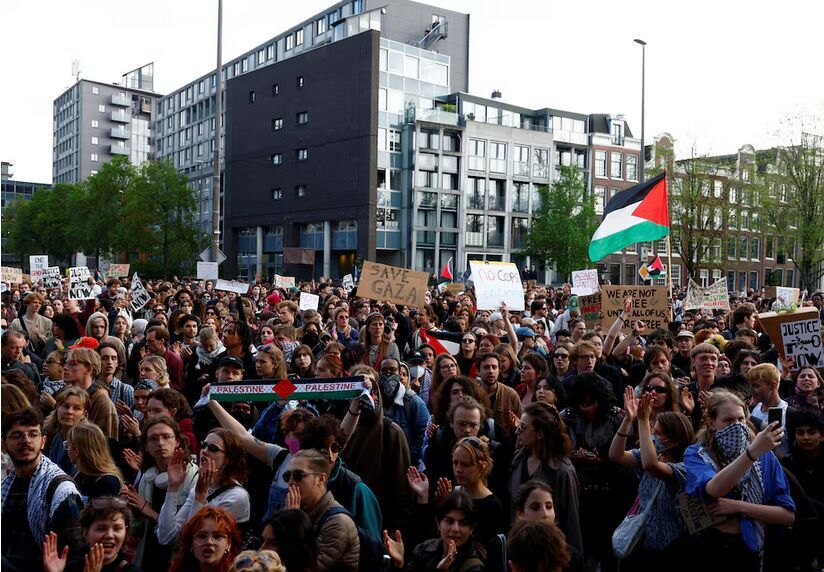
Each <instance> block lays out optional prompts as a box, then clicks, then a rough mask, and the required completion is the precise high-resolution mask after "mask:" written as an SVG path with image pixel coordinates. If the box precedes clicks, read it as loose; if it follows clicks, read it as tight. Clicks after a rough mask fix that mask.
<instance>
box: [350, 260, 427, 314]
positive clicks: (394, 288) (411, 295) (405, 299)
mask: <svg viewBox="0 0 824 572" xmlns="http://www.w3.org/2000/svg"><path fill="white" fill-rule="evenodd" d="M428 283H429V274H427V273H426V272H420V271H417V270H407V269H406V268H398V267H397V266H389V265H387V264H379V263H377V262H369V261H368V260H364V261H363V271H362V272H361V277H360V282H359V283H358V296H360V297H362V298H371V299H372V300H383V301H384V302H392V303H393V304H402V305H404V306H414V307H416V308H423V307H424V305H426V298H425V297H424V294H425V293H426V287H427V284H428Z"/></svg>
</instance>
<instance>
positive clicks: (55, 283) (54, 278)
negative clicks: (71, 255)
mask: <svg viewBox="0 0 824 572" xmlns="http://www.w3.org/2000/svg"><path fill="white" fill-rule="evenodd" d="M60 284H61V277H60V267H59V266H49V267H48V268H46V269H45V270H43V286H45V287H46V288H60Z"/></svg>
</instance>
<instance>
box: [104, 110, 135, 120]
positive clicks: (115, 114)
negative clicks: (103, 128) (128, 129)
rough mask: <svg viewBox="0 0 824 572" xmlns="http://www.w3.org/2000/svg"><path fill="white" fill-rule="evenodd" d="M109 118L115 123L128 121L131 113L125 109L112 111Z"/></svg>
mask: <svg viewBox="0 0 824 572" xmlns="http://www.w3.org/2000/svg"><path fill="white" fill-rule="evenodd" d="M109 118H110V119H111V120H112V121H114V122H116V123H130V122H131V121H132V116H131V114H130V113H126V112H125V111H112V113H111V115H110V116H109Z"/></svg>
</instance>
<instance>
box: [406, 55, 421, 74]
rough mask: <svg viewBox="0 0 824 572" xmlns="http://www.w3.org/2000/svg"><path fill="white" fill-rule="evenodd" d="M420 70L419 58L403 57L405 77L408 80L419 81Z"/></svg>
mask: <svg viewBox="0 0 824 572" xmlns="http://www.w3.org/2000/svg"><path fill="white" fill-rule="evenodd" d="M419 70H420V63H419V61H418V58H416V57H414V56H408V55H404V57H403V75H405V76H406V77H408V78H412V79H418V76H419Z"/></svg>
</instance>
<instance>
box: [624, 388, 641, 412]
mask: <svg viewBox="0 0 824 572" xmlns="http://www.w3.org/2000/svg"><path fill="white" fill-rule="evenodd" d="M624 415H625V416H626V417H627V419H629V420H630V421H635V419H636V418H637V417H638V398H637V397H635V389H634V388H633V387H632V386H631V385H628V386H626V387H625V388H624Z"/></svg>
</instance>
